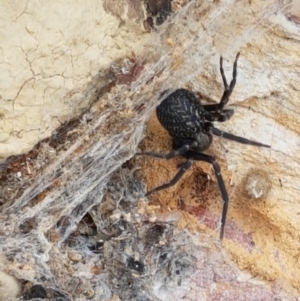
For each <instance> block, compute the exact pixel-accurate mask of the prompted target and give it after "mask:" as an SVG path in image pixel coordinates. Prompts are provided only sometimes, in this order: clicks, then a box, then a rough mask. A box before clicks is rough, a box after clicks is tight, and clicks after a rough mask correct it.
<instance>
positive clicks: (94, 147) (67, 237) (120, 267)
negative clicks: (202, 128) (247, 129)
mask: <svg viewBox="0 0 300 301" xmlns="http://www.w3.org/2000/svg"><path fill="white" fill-rule="evenodd" d="M245 2H247V1H233V0H230V1H220V2H219V3H217V4H213V3H209V2H206V1H191V2H189V3H188V4H187V5H185V6H184V7H183V8H181V9H180V10H178V11H177V12H176V14H174V15H172V16H171V17H170V18H169V19H168V20H167V21H166V22H165V23H164V24H163V25H161V26H160V27H159V28H158V29H157V31H153V32H152V41H153V45H162V46H161V48H160V49H159V50H157V49H155V47H156V46H155V47H152V48H151V46H150V45H149V47H150V50H151V51H152V52H153V53H155V52H156V53H155V55H156V56H155V57H157V59H155V60H154V61H155V62H152V63H144V65H143V70H142V71H141V74H140V76H139V77H138V78H137V79H136V80H134V81H132V82H131V83H130V84H128V85H116V86H114V88H113V89H109V87H110V84H111V83H113V82H114V81H115V79H116V78H117V77H118V74H116V73H114V76H111V69H110V70H102V71H101V74H99V75H97V76H96V77H94V78H93V80H92V83H91V84H90V85H88V86H87V88H86V91H83V95H84V97H87V98H88V99H89V102H90V105H91V106H90V108H89V109H88V110H87V111H86V112H85V113H84V114H83V115H81V116H79V118H77V119H74V120H73V119H72V120H71V121H70V122H68V123H66V124H65V125H64V126H62V127H61V128H60V129H58V130H57V131H56V132H55V133H54V134H53V136H52V137H51V138H49V139H46V140H44V141H42V142H40V143H39V145H38V146H37V147H36V149H35V150H33V151H32V152H31V153H30V154H29V155H28V156H27V157H26V156H25V158H24V157H23V159H24V160H23V161H22V162H23V163H24V164H23V165H22V166H23V168H26V169H27V170H28V169H29V170H30V172H28V175H27V177H24V178H23V180H22V181H21V182H20V179H19V178H18V175H15V176H14V177H12V178H9V179H8V180H9V181H7V185H6V186H4V187H3V188H2V190H3V192H2V197H3V199H4V200H5V204H4V205H3V210H2V214H1V216H0V225H1V226H0V229H1V232H0V234H1V239H0V248H1V249H2V250H3V252H4V253H5V254H6V256H7V257H8V259H9V260H13V261H14V264H13V265H11V267H10V272H11V273H13V274H14V275H15V276H16V277H17V278H19V279H23V280H27V281H30V282H33V283H39V284H43V286H44V287H47V288H48V289H51V290H52V293H53V298H54V299H55V298H56V299H57V300H85V299H89V300H114V299H113V296H114V295H119V297H120V299H121V300H138V301H140V300H171V299H174V298H175V297H176V296H177V298H181V297H182V298H183V297H184V296H185V295H186V294H187V292H188V283H189V281H192V280H193V277H195V276H191V277H190V278H189V277H188V278H186V279H185V277H187V273H189V274H192V275H196V274H197V273H196V272H195V273H196V274H195V273H194V274H193V273H191V272H190V270H189V269H191V266H192V265H193V264H194V263H195V260H197V262H199V261H201V260H204V259H205V260H204V262H205V264H204V267H205V269H207V273H208V274H207V277H206V278H205V277H204V276H202V278H201V279H202V280H201V281H202V282H201V283H200V284H199V286H195V289H196V290H197V288H199V287H203V288H204V287H206V286H205V281H206V282H207V281H211V280H210V278H209V277H210V276H209V275H210V274H209V271H210V270H209V266H210V264H211V262H212V258H208V254H209V252H208V251H207V250H208V249H205V248H206V247H205V244H206V243H205V238H203V245H204V247H203V245H202V247H203V248H201V250H202V251H199V252H198V253H197V254H195V245H196V238H195V237H194V236H192V235H191V234H189V233H187V232H186V231H183V230H178V229H176V227H175V221H176V216H173V218H169V220H168V221H167V222H166V221H164V222H163V221H162V220H160V218H159V217H155V218H154V216H153V215H152V213H151V212H150V213H149V212H148V211H147V204H146V203H145V199H143V195H144V192H145V189H144V187H143V184H142V183H141V182H139V181H138V180H136V179H135V177H134V169H133V170H132V169H131V168H128V166H127V165H124V163H125V162H127V161H128V160H129V159H131V158H132V157H133V156H134V154H135V152H136V150H137V147H138V144H139V142H140V141H141V139H142V138H143V130H144V124H145V122H146V121H147V120H148V119H149V116H150V114H151V113H152V112H153V110H154V109H155V107H156V106H157V104H158V103H159V101H160V95H161V93H162V92H164V91H166V90H167V91H172V90H173V89H176V88H178V87H182V86H184V85H185V84H187V83H188V84H189V85H190V86H191V88H192V89H193V90H195V91H201V86H200V85H201V83H200V82H198V81H197V76H198V75H199V74H200V73H206V72H213V73H214V74H215V75H216V77H217V76H218V60H219V55H220V49H221V50H222V54H223V56H224V57H228V58H233V57H234V56H235V54H236V53H237V52H238V51H239V50H240V48H241V47H242V46H244V45H245V44H246V43H247V42H248V41H250V40H252V39H254V38H255V37H256V36H257V35H258V34H259V32H257V30H256V26H257V24H258V23H259V22H261V21H262V20H266V19H268V18H269V17H270V16H272V15H273V14H274V13H276V12H278V11H280V10H282V9H283V8H284V7H285V6H286V5H287V4H288V1H265V2H266V3H265V7H264V9H263V10H261V12H260V13H255V14H253V16H254V15H255V18H254V17H253V16H252V17H251V18H249V20H248V21H247V26H241V30H240V32H239V35H238V36H235V35H230V33H226V32H224V30H223V28H228V24H231V25H230V26H232V27H235V28H238V27H239V24H240V22H241V18H240V16H241V15H243V14H245V15H246V14H247V13H248V10H247V9H246V5H245ZM266 30H267V28H266ZM166 40H168V41H169V43H170V44H171V45H173V46H172V47H168V45H166V43H165V42H166ZM216 41H218V42H216ZM216 43H217V45H216ZM150 50H149V51H150ZM126 62H127V63H128V60H126V59H124V61H123V62H122V64H124V66H125V68H126ZM212 68H213V70H212ZM230 68H231V65H230ZM118 70H119V69H118ZM225 71H226V70H225ZM218 81H219V82H220V83H219V84H220V85H221V81H220V79H219V80H218ZM209 89H211V92H212V93H211V94H212V98H214V99H219V96H218V95H216V94H215V92H214V90H219V89H215V87H214V86H213V85H212V87H210V88H209ZM28 162H29V163H28ZM8 164H9V163H7V164H6V165H2V166H1V169H2V171H5V169H6V168H7V166H8ZM141 208H142V209H141ZM91 220H92V222H93V223H94V225H95V226H96V229H94V232H95V233H92V234H91V233H89V231H90V230H89V229H88V226H87V227H84V225H87V224H88V223H89V222H90V221H91ZM157 225H158V226H157ZM153 227H154V229H156V230H157V229H160V228H159V227H161V228H162V229H163V230H162V232H163V234H160V233H161V232H159V233H156V232H155V233H156V235H157V236H158V237H160V239H159V241H157V242H156V244H154V246H152V247H150V246H149V244H150V243H147V237H148V236H149V231H150V233H151V231H152V230H151V229H153ZM120 229H123V231H121V232H120ZM149 229H150V230H149ZM156 230H155V231H156ZM110 231H113V233H110ZM114 231H115V232H114ZM157 231H158V230H157ZM99 233H100V234H99ZM147 233H148V234H147ZM148 238H149V237H148ZM149 239H150V238H149ZM151 239H154V238H151ZM216 248H217V247H216ZM150 254H151V256H150ZM76 256H77V257H78V256H79V258H81V259H80V260H77V259H76ZM139 257H142V258H140V259H141V260H140V261H139ZM149 257H151V259H149ZM132 258H134V260H132ZM142 259H143V260H142ZM130 260H131V261H130ZM218 260H219V262H226V259H224V258H223V257H222V256H221V257H220V258H218ZM142 261H144V262H146V263H147V267H145V269H146V271H144V272H143V273H140V272H139V269H138V266H139V265H138V262H142ZM128 262H135V265H134V266H133V267H132V268H131V269H129V268H128ZM198 268H199V269H200V270H201V269H202V270H203V267H202V268H201V267H200V266H199V264H198ZM141 269H142V268H141ZM231 269H232V271H233V273H234V275H235V277H236V278H237V277H238V275H237V272H236V270H235V269H234V268H233V267H232V268H231ZM178 271H179V272H178ZM187 271H189V272H187ZM213 274H214V273H213ZM213 276H214V275H212V277H213ZM233 278H234V277H233ZM232 281H233V282H234V280H232ZM179 283H181V286H179ZM199 294H202V293H199V292H198V295H196V296H194V297H190V298H191V300H200V299H201V296H202V295H201V296H200V295H199ZM199 296H200V297H199ZM59 298H61V299H59ZM192 298H194V299H192ZM204 298H205V294H204V293H203V296H202V299H201V300H205V299H204ZM249 298H250V297H249ZM115 300H118V299H115ZM249 300H250V299H249Z"/></svg>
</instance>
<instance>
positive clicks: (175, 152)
mask: <svg viewBox="0 0 300 301" xmlns="http://www.w3.org/2000/svg"><path fill="white" fill-rule="evenodd" d="M197 145H198V142H197V141H195V140H192V141H191V142H190V143H189V144H188V143H187V144H185V145H183V146H181V147H180V148H178V149H175V150H173V151H171V152H170V153H168V154H158V153H152V152H145V153H136V154H135V155H136V156H149V157H155V158H160V159H172V158H174V157H176V156H179V155H182V154H183V153H185V152H187V151H188V150H189V149H191V148H193V147H196V146H197Z"/></svg>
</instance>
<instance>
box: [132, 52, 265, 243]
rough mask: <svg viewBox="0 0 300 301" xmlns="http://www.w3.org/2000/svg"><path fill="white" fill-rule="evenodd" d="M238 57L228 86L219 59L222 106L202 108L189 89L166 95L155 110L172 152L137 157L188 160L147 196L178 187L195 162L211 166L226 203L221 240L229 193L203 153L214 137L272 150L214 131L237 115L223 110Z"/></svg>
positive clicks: (213, 163) (263, 145) (244, 139)
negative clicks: (168, 135)
mask: <svg viewBox="0 0 300 301" xmlns="http://www.w3.org/2000/svg"><path fill="white" fill-rule="evenodd" d="M238 58H239V53H238V54H237V55H236V58H235V61H234V64H233V78H232V80H231V82H230V85H228V83H227V80H226V77H225V74H224V70H223V58H222V57H221V58H220V72H221V76H222V80H223V84H224V92H223V96H222V98H221V101H220V103H218V104H210V105H202V104H201V102H200V100H199V99H198V98H197V97H196V95H195V94H194V93H193V92H191V91H189V90H186V89H178V90H176V91H175V92H173V93H171V94H170V95H169V96H167V97H166V98H165V99H164V100H163V101H162V102H161V104H160V105H159V106H158V107H157V108H156V114H157V118H158V120H159V121H160V123H161V125H162V126H163V127H164V128H165V129H166V130H167V131H168V132H169V134H170V136H172V137H173V151H171V152H170V153H168V154H157V153H152V152H146V153H138V154H137V155H146V156H151V157H156V158H162V159H170V158H173V157H175V156H178V155H181V156H184V157H185V158H187V161H185V162H184V163H183V164H181V165H180V168H179V171H178V173H177V174H176V175H175V177H174V178H173V179H172V180H171V181H170V182H169V183H166V184H163V185H161V186H158V187H156V188H154V189H153V190H151V191H149V192H147V194H146V195H147V196H148V195H150V194H151V193H153V192H156V191H159V190H162V189H166V188H168V187H171V186H173V185H174V184H176V183H177V182H178V181H179V180H180V178H181V177H182V175H183V174H184V173H185V172H186V171H187V169H189V168H190V167H191V165H192V162H193V161H194V160H198V161H205V162H208V163H210V164H212V166H213V168H214V171H215V175H216V178H217V182H218V185H219V189H220V191H221V195H222V199H223V202H224V205H223V211H222V217H221V231H220V239H221V240H222V239H223V236H224V227H225V222H226V216H227V210H228V203H229V198H228V193H227V190H226V187H225V184H224V181H223V178H222V175H221V171H220V167H219V165H218V163H217V162H216V160H215V159H214V158H213V157H212V156H209V155H206V154H203V153H202V152H203V151H205V150H206V149H208V148H209V146H210V144H211V143H212V137H213V135H215V136H220V137H223V138H226V139H229V140H233V141H236V142H239V143H243V144H249V145H254V146H260V147H270V146H269V145H266V144H262V143H259V142H255V141H252V140H248V139H246V138H243V137H239V136H235V135H233V134H230V133H227V132H224V131H221V130H219V129H217V128H215V127H214V125H213V124H212V121H218V122H224V121H226V120H228V119H229V118H231V116H232V115H233V113H234V111H233V110H232V109H224V107H225V105H226V104H227V103H228V101H229V97H230V95H231V93H232V91H233V88H234V86H235V83H236V76H237V61H238Z"/></svg>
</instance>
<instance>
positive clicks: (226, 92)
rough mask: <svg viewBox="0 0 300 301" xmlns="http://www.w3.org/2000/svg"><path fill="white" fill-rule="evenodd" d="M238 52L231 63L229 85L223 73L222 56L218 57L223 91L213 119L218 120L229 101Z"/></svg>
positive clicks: (235, 72)
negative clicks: (231, 69)
mask: <svg viewBox="0 0 300 301" xmlns="http://www.w3.org/2000/svg"><path fill="white" fill-rule="evenodd" d="M239 56H240V53H239V52H238V53H237V55H236V57H235V60H234V63H233V71H232V80H231V82H230V85H229V86H228V83H227V80H226V77H225V73H224V69H223V57H222V56H221V57H220V73H221V76H222V80H223V84H224V88H225V89H224V92H223V96H222V98H221V101H220V103H219V106H218V109H217V110H216V112H215V120H218V118H219V116H220V114H221V112H222V110H223V108H224V106H225V105H226V104H227V103H228V101H229V97H230V95H231V93H232V91H233V88H234V86H235V84H236V77H237V61H238V59H239Z"/></svg>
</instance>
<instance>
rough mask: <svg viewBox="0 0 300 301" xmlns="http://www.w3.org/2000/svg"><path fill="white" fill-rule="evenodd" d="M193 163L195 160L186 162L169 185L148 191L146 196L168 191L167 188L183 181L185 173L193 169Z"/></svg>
mask: <svg viewBox="0 0 300 301" xmlns="http://www.w3.org/2000/svg"><path fill="white" fill-rule="evenodd" d="M192 163H193V160H191V159H188V160H187V161H185V162H184V163H183V164H181V165H180V169H179V171H178V172H177V174H176V175H175V177H174V178H173V179H172V180H171V181H170V182H169V183H166V184H163V185H161V186H158V187H156V188H154V189H152V190H150V191H148V192H147V193H146V196H149V195H150V194H152V193H154V192H157V191H160V190H163V189H167V188H169V187H171V186H173V185H175V184H176V183H177V182H178V181H179V180H180V179H181V177H182V176H183V175H184V173H185V172H186V171H187V170H188V169H189V168H190V167H191V165H192Z"/></svg>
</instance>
